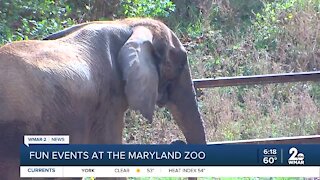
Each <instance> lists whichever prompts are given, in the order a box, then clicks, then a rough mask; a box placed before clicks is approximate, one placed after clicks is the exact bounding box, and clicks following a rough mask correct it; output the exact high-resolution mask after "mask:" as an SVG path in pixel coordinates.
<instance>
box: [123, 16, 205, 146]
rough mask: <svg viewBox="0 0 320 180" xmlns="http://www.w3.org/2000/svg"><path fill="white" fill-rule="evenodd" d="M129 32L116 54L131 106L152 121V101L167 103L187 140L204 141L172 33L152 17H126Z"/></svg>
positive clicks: (189, 81) (187, 75) (182, 53)
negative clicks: (133, 18) (138, 18)
mask: <svg viewBox="0 0 320 180" xmlns="http://www.w3.org/2000/svg"><path fill="white" fill-rule="evenodd" d="M126 23H127V24H129V25H130V26H131V27H132V30H133V33H132V35H131V36H130V38H129V39H128V40H127V42H126V43H125V44H124V46H123V47H122V48H121V50H120V52H119V56H118V60H119V62H120V66H121V70H122V75H123V79H124V80H125V82H126V83H125V94H126V97H127V100H128V104H129V106H130V107H131V108H132V109H135V110H139V111H140V112H141V113H142V115H143V116H144V117H145V118H147V119H148V120H149V121H152V117H153V112H154V109H155V105H156V104H157V105H158V106H160V107H162V106H167V107H168V108H169V110H170V112H171V113H172V114H173V117H174V119H175V120H176V122H177V123H178V125H179V127H180V129H181V130H182V131H183V134H184V135H185V137H186V140H187V142H188V143H205V133H204V128H203V124H202V119H201V116H200V113H199V109H198V107H197V102H196V98H195V91H194V87H193V83H192V79H191V75H190V70H189V66H188V60H187V54H186V50H185V49H184V47H183V45H182V44H181V42H180V41H179V40H178V38H177V37H176V35H175V34H174V33H173V32H172V31H171V30H170V29H169V28H168V27H167V26H165V25H164V24H162V23H161V22H159V21H155V20H150V19H147V20H127V22H126Z"/></svg>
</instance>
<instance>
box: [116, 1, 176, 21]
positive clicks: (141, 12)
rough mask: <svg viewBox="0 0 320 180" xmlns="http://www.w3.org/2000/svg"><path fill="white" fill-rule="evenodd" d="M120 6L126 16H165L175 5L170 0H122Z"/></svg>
mask: <svg viewBox="0 0 320 180" xmlns="http://www.w3.org/2000/svg"><path fill="white" fill-rule="evenodd" d="M121 8H122V9H121V13H123V14H124V15H125V16H126V17H167V16H169V14H170V13H171V12H173V11H174V9H175V5H174V4H173V3H172V2H171V1H170V0H123V1H122V2H121Z"/></svg>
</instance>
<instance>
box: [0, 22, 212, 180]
mask: <svg viewBox="0 0 320 180" xmlns="http://www.w3.org/2000/svg"><path fill="white" fill-rule="evenodd" d="M156 106H159V107H167V108H168V110H169V111H170V112H171V113H172V115H173V118H174V119H175V121H176V123H177V124H178V126H179V128H180V129H181V131H182V133H183V134H184V136H185V138H186V142H187V143H188V144H205V143H206V137H205V131H204V125H203V119H202V117H201V114H200V112H199V108H198V105H197V101H196V97H195V89H194V86H193V82H192V78H191V74H190V68H189V65H188V60H187V53H186V50H185V48H184V47H183V45H182V43H181V42H180V41H179V39H178V38H177V36H176V35H175V33H174V32H173V31H172V30H171V29H170V28H169V27H167V26H166V25H165V24H164V23H163V22H161V21H159V20H155V19H149V18H133V19H122V20H115V21H92V22H87V23H83V24H78V25H75V26H72V27H70V28H67V29H65V30H62V31H59V32H57V33H54V34H52V35H49V36H48V37H46V38H44V39H43V40H24V41H17V42H13V43H9V44H6V45H4V46H2V47H0V136H1V139H0V144H1V147H0V159H1V161H0V177H1V179H19V155H20V154H19V146H20V145H21V144H23V136H24V135H26V134H27V135H41V134H45V135H69V136H70V143H71V144H121V143H122V132H123V128H124V120H123V119H124V113H125V111H126V110H127V109H128V108H130V109H134V110H137V111H139V112H140V113H141V114H142V115H143V116H144V117H145V118H146V119H147V121H148V122H150V123H151V122H152V119H153V113H154V110H155V107H156Z"/></svg>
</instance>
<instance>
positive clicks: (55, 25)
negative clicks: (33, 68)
mask: <svg viewBox="0 0 320 180" xmlns="http://www.w3.org/2000/svg"><path fill="white" fill-rule="evenodd" d="M71 4H72V3H68V2H67V1H64V0H58V1H54V0H33V1H23V0H15V1H10V0H2V1H0V7H1V10H0V18H1V20H2V23H1V24H0V44H3V43H7V42H11V41H15V40H27V39H38V38H42V37H43V36H45V35H48V34H50V33H53V32H56V31H58V30H61V29H62V28H64V27H66V26H70V25H72V24H74V20H73V19H71V18H70V16H71V15H73V16H74V12H72V9H71V6H70V5H71Z"/></svg>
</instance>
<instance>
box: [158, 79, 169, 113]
mask: <svg viewBox="0 0 320 180" xmlns="http://www.w3.org/2000/svg"><path fill="white" fill-rule="evenodd" d="M170 86H171V82H170V81H168V82H166V83H164V84H163V85H162V86H160V87H161V88H159V92H158V99H157V105H158V106H159V107H160V108H162V107H164V106H165V105H166V104H167V102H168V101H169V89H170Z"/></svg>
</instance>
